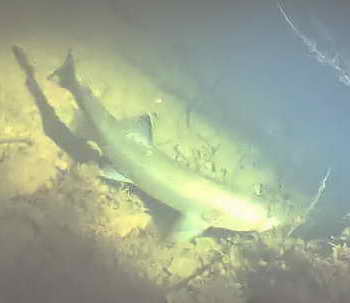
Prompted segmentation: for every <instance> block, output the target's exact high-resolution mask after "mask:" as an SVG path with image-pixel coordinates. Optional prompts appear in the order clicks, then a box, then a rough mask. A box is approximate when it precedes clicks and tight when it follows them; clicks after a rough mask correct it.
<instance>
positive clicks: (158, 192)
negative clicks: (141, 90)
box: [48, 50, 279, 242]
mask: <svg viewBox="0 0 350 303" xmlns="http://www.w3.org/2000/svg"><path fill="white" fill-rule="evenodd" d="M48 79H49V80H52V81H54V82H55V83H57V85H58V86H60V87H61V88H63V89H66V90H68V91H69V92H70V93H71V94H72V95H73V97H74V99H75V102H76V103H77V105H78V107H79V108H80V110H82V112H83V113H84V115H85V116H86V119H87V120H88V121H89V123H91V125H93V127H94V128H95V131H96V134H97V139H96V140H97V142H96V143H97V145H98V146H99V148H100V150H101V151H102V153H103V156H104V157H106V158H107V159H108V161H109V163H111V165H112V167H113V169H115V170H116V171H117V172H118V173H119V174H120V175H122V176H124V177H125V178H127V179H129V180H131V181H132V182H133V184H135V186H137V187H138V188H139V189H141V190H142V191H143V192H145V193H146V194H147V195H149V196H150V197H152V198H153V199H155V200H158V201H159V202H161V203H164V204H166V205H167V206H169V207H171V208H173V209H175V210H176V211H178V212H179V213H180V217H179V219H178V220H177V222H176V223H175V225H174V227H173V229H172V231H171V233H170V235H169V239H171V240H173V241H176V242H183V241H190V240H193V239H194V238H195V237H197V236H200V235H201V234H202V233H203V232H204V231H205V230H207V229H208V228H210V227H218V228H225V229H229V230H232V231H256V232H262V231H267V230H270V229H272V228H274V227H275V226H277V225H278V224H279V221H278V218H276V217H271V216H270V215H269V212H268V210H267V207H266V206H264V205H262V204H261V203H258V202H256V201H254V199H253V198H251V197H249V196H246V195H243V194H239V193H234V192H233V191H231V190H229V189H227V188H226V187H224V186H223V185H221V184H219V183H216V182H215V181H214V180H211V179H209V178H206V177H204V176H201V175H200V174H198V173H196V172H194V171H191V170H190V169H189V168H187V167H184V166H182V165H181V164H180V163H178V162H177V161H176V160H174V159H173V158H171V157H170V156H169V155H167V154H166V153H164V152H163V151H161V150H160V149H159V148H157V146H156V145H155V144H154V142H153V139H152V138H153V136H152V129H151V127H152V123H150V121H149V119H150V117H149V115H147V114H145V115H141V116H140V117H137V118H135V119H128V120H122V119H116V118H115V117H114V116H113V115H112V114H111V113H110V112H109V111H108V110H107V109H106V107H105V106H104V105H103V103H102V102H101V101H100V100H99V99H98V98H97V97H96V96H95V95H94V94H93V92H92V90H91V89H90V88H89V87H88V86H87V85H84V84H83V83H81V81H79V80H78V78H77V76H76V66H75V62H74V58H73V53H72V50H69V51H68V54H67V56H66V58H65V61H64V63H63V64H62V65H61V66H60V67H58V68H57V69H56V70H54V71H53V72H52V73H51V74H50V75H49V76H48Z"/></svg>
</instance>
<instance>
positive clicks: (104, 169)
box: [100, 162, 134, 184]
mask: <svg viewBox="0 0 350 303" xmlns="http://www.w3.org/2000/svg"><path fill="white" fill-rule="evenodd" d="M100 169H101V172H100V177H102V178H104V179H108V180H111V181H117V182H123V183H130V184H134V182H133V181H132V180H131V179H129V178H128V177H127V176H125V175H123V174H122V173H120V172H118V171H117V170H116V169H115V168H114V167H113V166H112V165H111V164H110V163H108V162H101V163H100Z"/></svg>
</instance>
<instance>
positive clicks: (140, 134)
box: [120, 113, 153, 146]
mask: <svg viewBox="0 0 350 303" xmlns="http://www.w3.org/2000/svg"><path fill="white" fill-rule="evenodd" d="M120 123H121V126H122V128H123V130H124V133H125V136H126V137H128V138H129V139H132V140H134V141H135V142H137V143H140V144H142V145H146V146H150V145H153V130H152V119H151V116H150V114H148V113H147V114H143V115H141V116H137V117H133V118H129V119H126V120H122V121H120Z"/></svg>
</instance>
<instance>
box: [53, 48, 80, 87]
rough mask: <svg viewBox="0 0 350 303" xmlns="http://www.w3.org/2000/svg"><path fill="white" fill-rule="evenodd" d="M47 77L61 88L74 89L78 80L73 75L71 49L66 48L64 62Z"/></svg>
mask: <svg viewBox="0 0 350 303" xmlns="http://www.w3.org/2000/svg"><path fill="white" fill-rule="evenodd" d="M47 79H48V80H52V81H54V82H56V83H57V84H58V85H59V86H61V87H62V88H65V89H68V90H72V89H74V87H75V85H76V84H77V81H78V80H77V78H76V75H75V63H74V58H73V54H72V50H71V49H69V50H68V54H67V56H66V59H65V60H64V63H63V64H62V65H61V66H60V67H59V68H57V69H56V70H55V71H53V72H52V73H51V74H50V75H49V76H48V77H47Z"/></svg>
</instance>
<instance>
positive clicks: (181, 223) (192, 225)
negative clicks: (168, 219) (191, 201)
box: [170, 213, 208, 242]
mask: <svg viewBox="0 0 350 303" xmlns="http://www.w3.org/2000/svg"><path fill="white" fill-rule="evenodd" d="M207 228H208V224H207V223H206V222H205V221H203V219H202V218H201V216H200V215H198V214H197V213H196V214H194V213H188V214H184V215H182V216H181V217H180V219H178V221H177V222H176V224H175V226H174V228H173V229H172V231H171V234H170V239H171V240H173V241H175V242H186V241H190V240H192V239H193V238H194V237H196V236H199V235H200V234H202V233H203V231H204V230H206V229H207Z"/></svg>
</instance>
